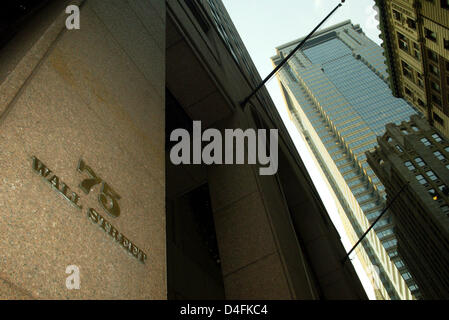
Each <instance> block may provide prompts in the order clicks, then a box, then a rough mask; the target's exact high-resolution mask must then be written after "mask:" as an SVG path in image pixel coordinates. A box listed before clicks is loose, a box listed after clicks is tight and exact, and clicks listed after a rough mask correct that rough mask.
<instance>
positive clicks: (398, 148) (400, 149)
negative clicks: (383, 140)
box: [396, 145, 404, 152]
mask: <svg viewBox="0 0 449 320" xmlns="http://www.w3.org/2000/svg"><path fill="white" fill-rule="evenodd" d="M396 149H397V150H398V151H399V152H404V150H402V148H401V147H400V146H398V145H396Z"/></svg>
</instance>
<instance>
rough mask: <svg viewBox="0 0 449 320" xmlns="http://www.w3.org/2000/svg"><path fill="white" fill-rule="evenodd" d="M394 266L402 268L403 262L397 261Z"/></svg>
mask: <svg viewBox="0 0 449 320" xmlns="http://www.w3.org/2000/svg"><path fill="white" fill-rule="evenodd" d="M394 264H395V265H396V268H398V269H399V268H402V267H403V266H404V262H402V260H398V261H396V262H395V263H394Z"/></svg>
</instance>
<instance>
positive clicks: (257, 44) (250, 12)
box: [222, 0, 381, 299]
mask: <svg viewBox="0 0 449 320" xmlns="http://www.w3.org/2000/svg"><path fill="white" fill-rule="evenodd" d="M222 1H223V3H224V5H225V6H226V9H227V10H228V13H229V15H230V16H231V18H232V21H233V22H234V24H235V26H236V28H237V30H238V32H239V34H240V37H241V38H242V40H243V42H244V43H245V46H246V49H247V50H248V52H249V53H250V55H251V58H252V60H253V62H254V64H255V65H256V67H257V69H258V71H259V73H260V75H261V77H262V78H264V77H265V76H266V75H268V74H269V73H270V72H271V70H272V69H273V66H272V64H271V61H270V57H272V56H274V55H275V53H276V51H275V48H276V47H277V46H279V45H282V44H284V43H286V42H289V41H292V40H295V39H297V38H301V37H303V36H306V35H307V34H308V33H309V32H310V31H312V29H313V28H315V26H316V25H317V24H318V23H319V22H320V21H321V20H322V19H323V18H324V17H325V16H326V15H327V14H328V13H329V12H330V11H331V10H332V9H333V8H334V7H335V6H336V5H337V4H338V3H339V2H340V1H339V0H222ZM373 6H374V0H346V2H345V3H344V4H343V6H342V7H341V8H339V9H338V11H337V12H336V13H335V14H334V15H333V16H332V17H331V18H330V19H329V20H328V21H327V22H326V23H325V24H324V25H323V26H322V28H326V27H329V26H332V25H333V24H336V23H340V22H342V21H344V20H348V19H350V20H351V21H352V23H353V24H360V26H361V27H362V30H363V31H364V33H365V34H366V35H367V36H368V37H369V38H371V39H372V40H373V41H374V42H376V43H378V44H380V43H381V40H380V39H379V30H378V29H377V24H378V22H377V20H376V19H375V16H376V12H375V11H374V9H373ZM267 89H268V91H269V92H270V95H271V97H272V99H273V101H274V103H275V104H276V106H277V108H278V110H279V113H280V115H281V117H282V118H283V120H284V123H285V125H286V127H287V129H288V131H289V133H290V135H291V136H292V139H293V141H294V142H295V145H296V147H297V149H298V151H299V154H300V155H301V158H302V160H303V162H304V163H305V165H306V167H307V169H308V171H309V175H310V176H311V178H312V180H313V182H314V183H315V186H316V188H317V190H318V192H319V194H320V196H321V198H322V200H323V203H324V205H325V206H326V209H327V211H328V213H329V215H330V217H331V219H332V221H333V222H334V225H335V227H336V229H337V230H338V231H339V233H340V236H341V239H342V242H343V245H344V246H345V248H346V250H347V251H348V250H349V249H350V248H351V247H352V245H353V243H352V242H351V241H350V240H349V239H348V237H347V236H346V235H345V234H344V231H343V225H342V221H341V220H340V218H339V214H338V211H337V207H336V205H335V202H334V200H333V197H332V195H331V193H330V191H329V189H328V188H327V185H326V183H325V181H324V180H323V177H322V176H321V174H320V172H319V170H318V168H317V167H316V165H315V162H314V160H313V158H312V157H311V155H310V153H309V151H308V149H307V147H306V144H305V141H304V140H303V139H302V137H301V136H300V135H299V133H298V132H297V130H296V128H295V126H294V125H293V124H292V123H291V121H290V119H289V118H288V115H287V112H286V107H285V104H284V100H283V98H282V95H281V92H280V88H279V86H278V83H277V80H276V78H275V77H273V79H272V80H271V81H270V82H268V84H267ZM350 258H351V259H352V262H353V264H354V267H355V269H356V272H357V274H358V275H359V277H360V279H361V281H362V284H363V286H364V287H365V290H366V292H367V294H368V296H369V298H370V299H374V297H375V295H374V290H373V287H372V285H371V282H370V281H369V280H368V277H367V275H366V274H365V273H364V272H363V269H362V268H361V264H360V262H359V261H358V260H357V258H356V256H355V255H354V254H352V255H351V256H350Z"/></svg>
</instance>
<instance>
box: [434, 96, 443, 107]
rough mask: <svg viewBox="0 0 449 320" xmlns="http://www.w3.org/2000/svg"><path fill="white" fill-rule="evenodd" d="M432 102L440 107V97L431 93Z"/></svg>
mask: <svg viewBox="0 0 449 320" xmlns="http://www.w3.org/2000/svg"><path fill="white" fill-rule="evenodd" d="M432 102H433V103H435V104H436V105H437V106H439V107H441V99H440V97H439V96H437V95H435V94H432Z"/></svg>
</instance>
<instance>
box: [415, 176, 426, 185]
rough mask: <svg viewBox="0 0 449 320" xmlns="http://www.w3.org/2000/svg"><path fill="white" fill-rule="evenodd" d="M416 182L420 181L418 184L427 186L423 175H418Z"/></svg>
mask: <svg viewBox="0 0 449 320" xmlns="http://www.w3.org/2000/svg"><path fill="white" fill-rule="evenodd" d="M416 180H418V182H419V183H420V184H426V183H427V180H426V178H424V176H423V175H422V174H418V175H417V176H416Z"/></svg>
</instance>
